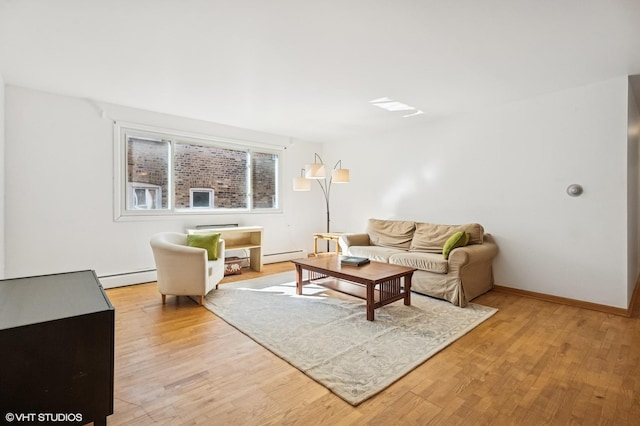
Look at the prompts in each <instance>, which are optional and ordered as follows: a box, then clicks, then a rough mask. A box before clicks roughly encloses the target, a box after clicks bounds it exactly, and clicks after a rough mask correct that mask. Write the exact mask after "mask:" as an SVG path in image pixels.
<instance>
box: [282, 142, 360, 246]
mask: <svg viewBox="0 0 640 426" xmlns="http://www.w3.org/2000/svg"><path fill="white" fill-rule="evenodd" d="M311 179H313V180H315V181H316V182H318V185H320V189H322V194H323V195H324V200H325V204H326V207H327V232H331V225H330V224H331V214H330V209H329V199H330V198H331V185H332V184H334V183H348V182H350V180H351V179H350V176H349V169H343V168H342V160H338V162H337V163H336V164H335V166H333V169H332V171H331V177H330V178H329V179H328V180H327V173H326V168H325V164H324V161H322V158H320V156H319V155H318V154H315V153H314V163H311V164H306V165H305V166H304V169H302V170H301V173H300V177H295V178H294V179H293V190H294V191H310V190H311ZM328 243H329V242H328V241H327V244H328Z"/></svg>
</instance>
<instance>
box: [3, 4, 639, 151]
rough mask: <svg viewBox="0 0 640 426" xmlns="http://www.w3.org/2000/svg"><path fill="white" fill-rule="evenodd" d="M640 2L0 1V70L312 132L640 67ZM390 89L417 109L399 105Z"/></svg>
mask: <svg viewBox="0 0 640 426" xmlns="http://www.w3.org/2000/svg"><path fill="white" fill-rule="evenodd" d="M639 23H640V0H555V1H551V0H548V1H543V0H519V1H518V0H482V1H480V0H448V1H447V0H422V1H420V0H377V1H374V0H316V1H307V0H199V1H198V0H56V1H51V0H0V73H1V74H2V76H3V78H4V80H5V83H6V84H11V85H19V86H26V87H31V88H36V89H42V90H46V91H51V92H55V93H61V94H67V95H73V96H78V97H83V98H92V99H96V100H100V101H107V102H112V103H117V104H121V105H127V106H132V107H137V108H143V109H147V110H152V111H159V112H165V113H170V114H175V115H181V116H186V117H191V118H197V119H202V120H207V121H213V122H217V123H224V124H229V125H234V126H240V127H244V128H249V129H254V130H261V131H266V132H270V133H275V134H280V135H285V136H290V137H294V138H301V139H305V140H308V141H316V142H348V141H349V139H350V138H353V137H354V136H355V135H366V134H367V133H369V132H380V131H393V129H394V128H396V126H406V125H411V124H415V123H418V122H423V121H425V120H439V119H442V118H446V117H448V116H450V115H452V114H459V113H468V112H473V111H474V110H477V109H479V108H486V107H488V106H491V105H497V104H501V103H505V102H511V101H515V100H519V99H524V98H529V97H532V96H536V95H540V94H543V93H548V92H553V91H557V90H562V89H565V88H570V87H576V86H580V85H584V84H589V83H592V82H598V81H602V80H606V79H608V78H612V77H619V76H623V75H629V74H637V73H640V26H639V25H638V24H639ZM381 97H389V98H392V99H394V100H398V101H401V102H404V103H406V104H409V105H411V106H414V107H416V108H418V109H420V110H423V111H424V114H422V115H418V116H414V117H409V118H402V117H401V115H402V114H399V113H391V112H388V111H384V110H382V109H380V108H376V107H374V106H372V105H371V104H369V101H371V100H373V99H377V98H381Z"/></svg>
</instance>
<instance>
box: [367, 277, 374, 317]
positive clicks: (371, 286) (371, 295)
mask: <svg viewBox="0 0 640 426" xmlns="http://www.w3.org/2000/svg"><path fill="white" fill-rule="evenodd" d="M374 293H375V285H374V284H367V320H368V321H373V316H374V314H373V304H374V302H375V300H374Z"/></svg>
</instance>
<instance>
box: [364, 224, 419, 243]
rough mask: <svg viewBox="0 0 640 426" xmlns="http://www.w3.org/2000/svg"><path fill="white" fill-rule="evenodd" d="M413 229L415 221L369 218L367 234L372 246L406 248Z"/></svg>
mask: <svg viewBox="0 0 640 426" xmlns="http://www.w3.org/2000/svg"><path fill="white" fill-rule="evenodd" d="M415 229H416V224H415V222H409V221H404V220H382V219H369V223H368V226H367V234H369V240H370V242H371V244H372V245H374V246H381V247H390V248H397V249H403V250H408V249H409V247H410V246H411V239H412V238H413V232H414V231H415Z"/></svg>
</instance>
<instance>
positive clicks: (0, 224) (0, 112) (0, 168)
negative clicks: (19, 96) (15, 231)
mask: <svg viewBox="0 0 640 426" xmlns="http://www.w3.org/2000/svg"><path fill="white" fill-rule="evenodd" d="M4 91H5V89H4V79H3V78H2V74H0V278H4V239H5V237H4V206H5V202H4Z"/></svg>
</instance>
